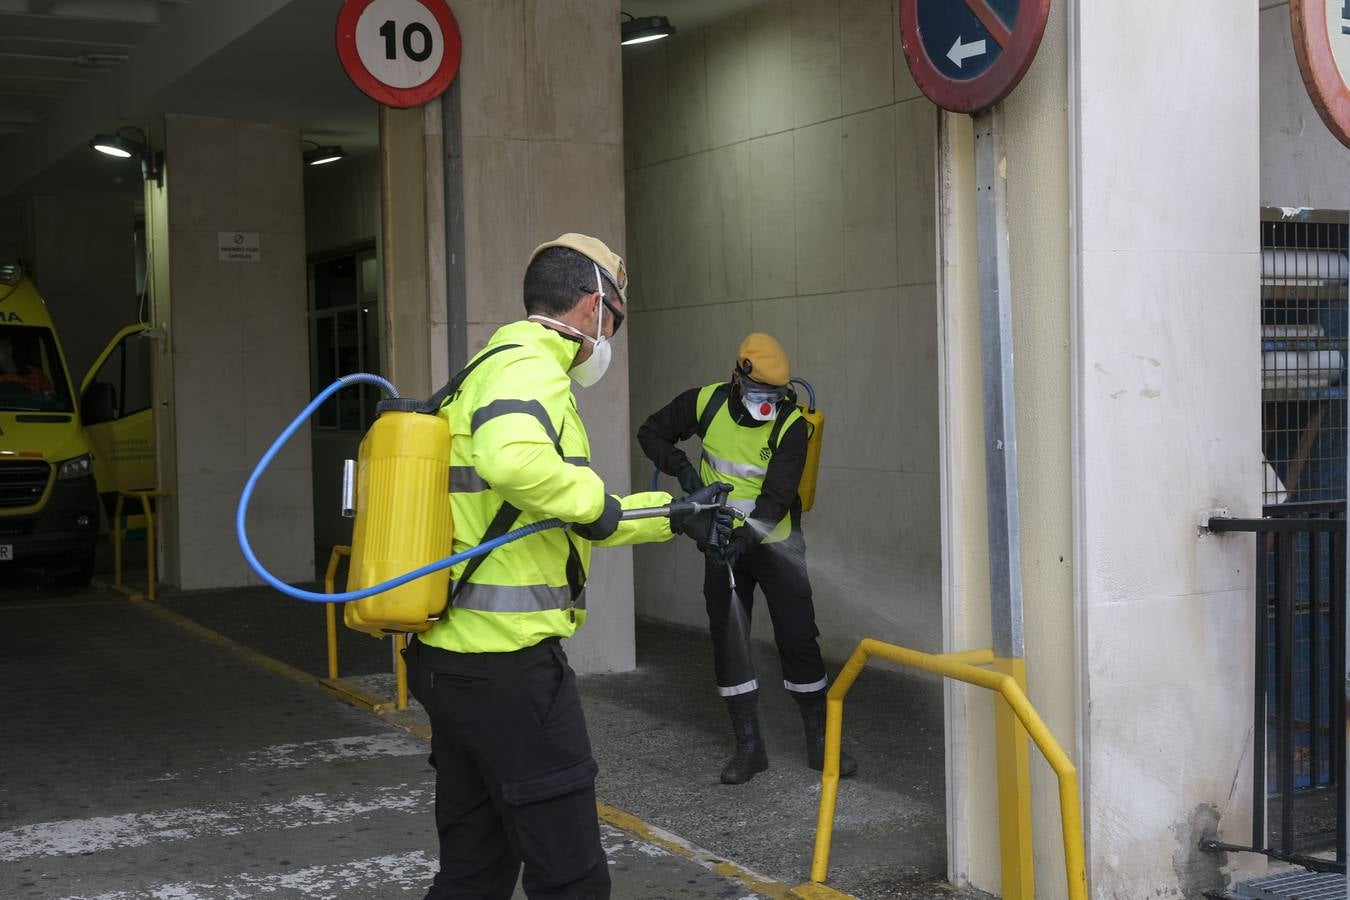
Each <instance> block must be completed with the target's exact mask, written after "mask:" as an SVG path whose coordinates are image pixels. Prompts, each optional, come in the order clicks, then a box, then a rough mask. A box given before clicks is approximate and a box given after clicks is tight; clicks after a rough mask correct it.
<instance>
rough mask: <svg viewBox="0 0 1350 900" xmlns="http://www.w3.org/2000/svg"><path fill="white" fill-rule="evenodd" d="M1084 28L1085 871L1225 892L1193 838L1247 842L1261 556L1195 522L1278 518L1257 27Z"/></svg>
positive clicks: (1078, 72) (1187, 15)
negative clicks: (1265, 514)
mask: <svg viewBox="0 0 1350 900" xmlns="http://www.w3.org/2000/svg"><path fill="white" fill-rule="evenodd" d="M1074 10H1075V14H1076V16H1077V35H1076V37H1077V47H1076V56H1075V57H1074V58H1073V60H1072V68H1071V71H1073V72H1074V73H1075V77H1076V85H1075V87H1076V90H1075V91H1074V93H1073V95H1072V96H1071V104H1072V105H1071V108H1072V109H1074V110H1075V113H1076V116H1077V121H1076V124H1077V133H1076V136H1075V137H1076V143H1075V147H1074V151H1075V155H1074V164H1075V166H1076V172H1077V175H1078V183H1077V191H1076V196H1075V198H1074V210H1075V215H1074V219H1073V221H1074V222H1076V223H1077V224H1079V226H1080V227H1079V230H1078V232H1077V234H1076V237H1077V246H1076V250H1077V256H1076V259H1075V268H1074V278H1075V281H1076V284H1075V287H1076V290H1077V294H1076V297H1075V301H1074V313H1075V316H1076V326H1077V335H1076V340H1075V344H1074V350H1075V359H1074V364H1075V369H1074V378H1075V385H1074V386H1075V392H1076V397H1075V406H1076V409H1075V412H1076V415H1077V416H1078V417H1079V418H1078V429H1077V434H1076V438H1077V451H1078V455H1077V459H1076V460H1075V469H1076V472H1077V475H1078V477H1077V482H1078V490H1079V493H1078V496H1077V497H1076V498H1075V500H1076V519H1077V523H1076V542H1077V549H1076V553H1075V563H1076V567H1077V570H1078V573H1079V579H1078V590H1079V592H1080V598H1079V600H1080V604H1081V610H1080V615H1081V617H1082V631H1081V633H1080V636H1079V640H1080V642H1081V652H1082V653H1083V654H1084V655H1085V660H1086V663H1085V671H1084V672H1083V678H1084V687H1085V694H1084V696H1083V697H1082V698H1081V701H1080V709H1081V710H1082V715H1083V717H1084V722H1085V728H1086V742H1087V745H1086V747H1085V748H1082V751H1081V752H1082V753H1083V758H1084V760H1085V766H1086V771H1085V776H1086V778H1085V783H1086V786H1087V793H1086V804H1087V819H1088V826H1089V831H1090V841H1091V845H1090V848H1089V856H1090V866H1091V873H1092V877H1093V882H1094V893H1095V895H1096V896H1098V897H1113V898H1114V897H1120V898H1126V897H1138V896H1139V894H1140V886H1141V885H1147V886H1148V887H1149V890H1150V892H1152V891H1159V892H1162V895H1163V896H1187V897H1192V896H1199V894H1200V892H1201V891H1202V890H1205V889H1212V888H1218V887H1221V886H1222V875H1221V873H1220V872H1219V867H1220V865H1221V864H1222V858H1221V857H1219V856H1215V855H1210V854H1202V853H1200V852H1199V851H1198V850H1197V849H1196V844H1197V842H1198V840H1199V839H1200V837H1201V836H1202V835H1203V834H1213V833H1215V832H1216V831H1217V833H1218V835H1219V836H1220V837H1221V838H1223V839H1224V840H1229V841H1234V842H1239V843H1240V842H1244V841H1246V840H1248V839H1249V838H1250V809H1249V806H1250V803H1251V792H1250V787H1249V785H1250V783H1251V782H1250V779H1251V754H1250V746H1249V741H1250V729H1251V725H1252V723H1251V715H1252V712H1251V684H1252V678H1253V673H1252V663H1251V654H1250V650H1249V648H1250V646H1251V640H1252V633H1253V627H1254V623H1253V614H1252V590H1253V576H1252V564H1251V561H1252V558H1253V553H1254V547H1253V543H1252V540H1251V538H1249V537H1242V536H1231V537H1204V536H1198V535H1197V522H1198V521H1199V520H1200V519H1201V518H1202V517H1203V516H1204V515H1205V511H1206V510H1211V509H1214V508H1215V507H1228V508H1229V509H1231V511H1232V513H1233V515H1235V516H1240V517H1251V516H1259V515H1260V512H1261V507H1260V494H1259V488H1260V483H1261V479H1260V472H1259V467H1260V463H1261V448H1260V429H1261V420H1260V404H1259V402H1258V400H1259V397H1260V383H1259V377H1260V375H1259V369H1258V366H1259V358H1258V355H1257V354H1256V353H1255V352H1254V349H1253V348H1254V346H1255V343H1254V342H1255V340H1256V337H1257V335H1259V334H1260V330H1259V319H1258V307H1259V304H1258V299H1257V298H1258V293H1257V284H1258V275H1259V259H1258V255H1257V241H1256V223H1257V220H1258V207H1259V205H1260V200H1261V183H1260V174H1261V173H1260V156H1259V154H1260V149H1261V147H1260V130H1261V129H1260V120H1259V108H1258V97H1259V88H1260V85H1259V78H1258V69H1257V66H1256V65H1255V64H1254V63H1255V60H1257V58H1258V54H1259V43H1258V11H1257V9H1256V7H1255V5H1254V4H1253V5H1247V6H1245V7H1235V6H1234V4H1232V3H1229V2H1226V0H1195V2H1190V3H1178V4H1169V5H1165V6H1158V7H1155V8H1154V10H1153V13H1154V14H1152V15H1149V16H1140V15H1139V10H1138V6H1137V5H1136V4H1133V3H1127V2H1120V0H1117V2H1110V3H1102V2H1097V0H1092V2H1088V0H1079V2H1078V3H1076V4H1075V5H1074ZM1200 33H1205V34H1206V35H1207V38H1206V39H1205V40H1203V41H1192V42H1188V43H1187V52H1185V53H1168V54H1159V53H1158V52H1156V48H1158V47H1160V46H1166V45H1168V44H1169V43H1170V42H1171V41H1173V40H1174V37H1175V36H1176V35H1184V34H1200ZM1310 127H1311V126H1310ZM1319 127H1320V126H1319ZM1291 199H1296V198H1291ZM1235 862H1238V861H1237V860H1235Z"/></svg>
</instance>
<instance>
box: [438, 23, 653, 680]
mask: <svg viewBox="0 0 1350 900" xmlns="http://www.w3.org/2000/svg"><path fill="white" fill-rule="evenodd" d="M455 15H456V17H457V18H458V19H459V24H460V30H461V32H462V33H463V36H464V58H463V62H462V65H461V69H460V74H459V79H458V81H459V86H460V99H461V104H462V118H461V123H462V138H463V163H464V179H463V183H464V230H465V235H466V239H465V240H466V243H465V248H464V250H465V266H464V277H465V289H466V298H467V299H466V319H467V322H468V343H469V347H468V352H469V353H471V354H472V353H475V352H477V351H478V350H479V349H480V348H481V347H483V345H484V344H485V343H486V341H487V339H488V338H489V337H490V336H491V334H492V332H493V331H495V330H496V329H497V328H498V327H500V326H501V325H502V324H504V323H507V322H512V321H515V320H517V319H520V318H522V317H523V315H524V312H523V308H522V306H521V287H520V286H521V279H522V277H523V275H524V273H525V264H526V263H527V261H528V259H529V254H530V251H531V250H532V249H533V248H534V247H535V246H537V245H538V244H540V243H543V242H544V241H546V240H550V239H552V238H555V237H557V236H558V235H559V234H562V233H563V232H567V231H580V232H585V233H588V234H592V235H595V236H596V237H599V238H600V239H601V240H604V241H605V242H606V243H608V244H609V245H610V246H611V247H612V248H614V249H615V250H616V251H617V252H619V253H620V254H623V253H624V207H623V138H624V132H623V122H622V118H621V92H622V87H621V83H620V77H621V73H620V60H619V24H618V23H619V5H618V3H617V0H461V2H456V3H455ZM627 332H629V329H628V328H625V329H624V331H623V332H621V333H620V337H619V339H618V341H617V343H616V346H615V348H614V361H613V363H612V364H611V368H610V371H609V374H607V375H606V376H605V378H604V379H603V380H602V381H601V382H600V383H599V384H597V385H595V386H594V387H591V388H586V389H580V388H579V389H577V391H576V393H577V401H578V405H579V406H580V409H581V414H582V418H583V419H584V420H585V422H586V427H587V431H588V432H589V434H590V441H591V455H592V461H593V463H594V465H595V467H596V470H597V471H598V472H599V473H600V474H601V476H602V477H603V478H604V479H605V482H606V484H607V485H608V486H609V487H610V489H611V490H612V491H614V492H625V491H626V490H627V488H628V481H629V478H628V465H629V432H630V428H629V420H628V380H627V370H628V341H629V340H630V338H629V336H628V334H627ZM587 596H588V602H589V605H590V611H591V614H590V616H589V617H588V619H587V623H586V628H585V629H584V630H583V631H582V632H581V633H580V634H579V635H578V636H577V637H576V638H575V639H574V640H572V641H570V642H569V644H570V646H569V647H568V652H569V653H570V654H571V657H572V661H573V664H574V665H575V666H576V667H577V668H578V669H579V670H581V671H607V670H624V669H631V668H632V667H633V663H634V655H633V599H632V598H633V566H632V551H631V550H628V549H616V550H598V551H597V552H596V553H595V556H594V561H593V563H592V566H591V576H590V589H589V591H588V593H587Z"/></svg>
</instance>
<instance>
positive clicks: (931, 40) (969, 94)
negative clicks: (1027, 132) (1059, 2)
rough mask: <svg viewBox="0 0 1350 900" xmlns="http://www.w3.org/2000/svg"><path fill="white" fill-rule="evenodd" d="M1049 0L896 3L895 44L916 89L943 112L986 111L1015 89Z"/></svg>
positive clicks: (1029, 58)
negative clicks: (901, 50)
mask: <svg viewBox="0 0 1350 900" xmlns="http://www.w3.org/2000/svg"><path fill="white" fill-rule="evenodd" d="M1049 15H1050V0H900V45H901V46H902V47H903V48H904V51H905V61H906V62H907V63H909V71H910V72H911V74H913V76H914V82H915V84H917V85H918V86H919V90H921V91H923V93H924V95H925V96H926V97H928V99H929V100H932V101H933V102H934V103H936V104H937V105H938V106H940V107H942V108H943V109H948V110H951V111H952V112H962V113H974V112H979V111H981V110H984V109H988V108H989V107H991V106H993V105H994V104H995V103H997V102H998V101H1000V100H1002V99H1003V98H1004V97H1006V96H1008V94H1009V93H1010V92H1011V91H1012V89H1013V88H1015V87H1017V83H1018V82H1019V81H1021V80H1022V76H1023V75H1025V74H1026V72H1027V69H1029V68H1030V67H1031V61H1032V60H1033V59H1035V58H1036V51H1037V49H1039V48H1040V45H1041V35H1042V34H1044V33H1045V22H1046V19H1047V18H1048V17H1049Z"/></svg>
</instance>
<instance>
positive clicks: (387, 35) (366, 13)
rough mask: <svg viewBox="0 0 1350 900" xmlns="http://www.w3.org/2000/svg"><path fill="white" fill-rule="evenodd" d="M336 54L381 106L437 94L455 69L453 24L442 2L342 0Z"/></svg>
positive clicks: (456, 37)
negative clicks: (344, 0)
mask: <svg viewBox="0 0 1350 900" xmlns="http://www.w3.org/2000/svg"><path fill="white" fill-rule="evenodd" d="M337 50H338V58H339V59H341V60H342V68H343V69H345V70H346V71H347V77H349V78H351V80H352V83H353V84H355V85H356V86H357V87H358V88H360V89H361V91H362V92H363V93H365V94H366V96H368V97H370V98H371V99H373V100H376V101H378V102H380V103H383V104H384V105H386V106H397V107H401V108H406V107H410V106H420V105H422V104H423V103H426V102H428V101H430V100H434V99H435V98H436V97H439V96H440V95H441V93H442V92H444V91H445V89H446V88H448V87H449V86H450V83H451V82H452V81H454V80H455V74H456V73H457V72H458V71H459V58H460V51H461V44H460V36H459V24H458V23H457V22H456V21H455V16H454V13H452V12H450V7H449V6H447V5H446V3H445V0H346V2H345V3H344V4H343V6H342V11H341V12H339V13H338V21H337Z"/></svg>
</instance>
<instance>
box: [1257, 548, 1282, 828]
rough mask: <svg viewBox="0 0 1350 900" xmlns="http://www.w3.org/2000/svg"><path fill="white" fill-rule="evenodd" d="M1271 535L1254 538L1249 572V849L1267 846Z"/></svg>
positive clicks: (1272, 550)
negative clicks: (1252, 605) (1252, 616)
mask: <svg viewBox="0 0 1350 900" xmlns="http://www.w3.org/2000/svg"><path fill="white" fill-rule="evenodd" d="M1275 537H1276V536H1275V535H1274V534H1257V536H1256V565H1255V566H1254V567H1253V569H1252V571H1254V572H1255V573H1256V577H1257V578H1258V579H1260V580H1259V581H1258V582H1257V585H1256V627H1255V628H1254V629H1253V631H1254V632H1255V633H1256V659H1255V662H1254V664H1253V666H1252V669H1253V671H1254V672H1255V673H1256V674H1255V677H1254V678H1253V681H1254V682H1255V687H1256V690H1255V692H1254V694H1255V696H1254V698H1253V705H1252V846H1253V847H1265V846H1266V798H1267V794H1268V793H1269V792H1268V790H1267V788H1266V781H1267V779H1268V778H1269V774H1268V773H1267V771H1266V758H1267V756H1268V755H1269V754H1268V752H1267V751H1268V748H1269V746H1270V745H1269V741H1270V738H1269V736H1268V732H1267V724H1268V723H1269V721H1270V718H1269V716H1270V713H1269V710H1268V708H1267V702H1268V701H1267V698H1266V670H1267V668H1268V667H1269V665H1270V663H1269V661H1268V657H1269V654H1268V653H1267V652H1266V642H1267V641H1268V640H1269V639H1270V591H1269V588H1268V585H1267V583H1266V572H1267V571H1268V570H1267V568H1266V565H1267V562H1268V559H1267V557H1268V556H1269V555H1270V554H1271V553H1273V552H1274V548H1275V546H1276V544H1275Z"/></svg>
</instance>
